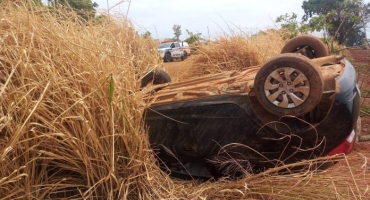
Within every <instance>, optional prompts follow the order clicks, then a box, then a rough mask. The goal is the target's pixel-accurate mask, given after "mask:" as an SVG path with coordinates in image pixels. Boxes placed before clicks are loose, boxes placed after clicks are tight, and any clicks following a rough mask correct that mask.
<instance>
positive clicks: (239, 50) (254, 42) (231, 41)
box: [190, 30, 285, 76]
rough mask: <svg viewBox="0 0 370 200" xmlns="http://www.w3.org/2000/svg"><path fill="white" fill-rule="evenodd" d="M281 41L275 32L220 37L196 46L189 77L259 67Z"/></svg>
mask: <svg viewBox="0 0 370 200" xmlns="http://www.w3.org/2000/svg"><path fill="white" fill-rule="evenodd" d="M284 43H285V41H284V40H283V39H282V38H281V37H280V33H279V31H276V30H267V31H260V32H259V33H258V34H255V35H246V34H244V33H241V34H236V33H235V32H233V35H232V36H220V37H219V38H217V39H216V40H214V41H209V42H208V43H206V44H199V46H198V49H197V51H196V55H194V56H192V57H191V58H190V59H191V61H192V70H191V75H192V76H194V75H195V76H196V75H203V74H210V73H216V72H222V71H228V70H242V69H246V68H248V67H251V66H256V65H261V64H262V63H263V62H264V61H266V60H267V59H269V58H271V57H273V56H276V55H278V54H279V53H280V49H281V47H282V46H283V45H284Z"/></svg>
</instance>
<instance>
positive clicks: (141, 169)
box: [0, 5, 369, 199]
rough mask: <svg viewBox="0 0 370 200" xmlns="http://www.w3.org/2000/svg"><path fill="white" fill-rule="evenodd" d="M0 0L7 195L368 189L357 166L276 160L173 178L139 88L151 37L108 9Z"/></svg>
mask: <svg viewBox="0 0 370 200" xmlns="http://www.w3.org/2000/svg"><path fill="white" fill-rule="evenodd" d="M2 6H3V7H2V8H1V10H0V19H1V20H0V27H1V28H0V105H1V106H0V198H1V199H312V198H316V197H318V198H323V199H333V198H336V199H354V198H358V199H361V198H362V199H365V198H367V197H369V192H368V186H367V184H368V183H369V179H368V177H369V176H367V175H366V174H367V172H366V170H363V169H362V168H357V165H356V168H355V167H354V166H351V165H348V167H347V168H345V169H346V171H345V173H341V174H342V176H341V177H339V176H331V175H330V173H329V174H326V173H324V174H322V175H316V174H315V173H314V172H311V171H303V172H302V173H297V174H293V175H285V176H281V175H278V174H277V173H276V169H272V170H270V171H267V172H266V173H262V174H258V175H247V176H246V177H245V178H243V179H240V180H237V181H232V180H228V179H227V178H225V179H221V180H219V181H215V182H205V183H201V182H198V181H182V180H176V179H170V178H169V177H168V176H167V175H165V174H164V173H163V172H161V171H160V170H159V168H158V167H157V165H156V163H155V162H156V160H155V159H154V156H153V153H152V151H151V149H150V147H149V144H148V140H147V137H146V133H145V129H144V128H143V127H142V123H141V120H142V119H141V115H142V110H143V108H144V107H143V101H142V96H141V94H140V92H136V91H138V86H139V76H140V74H142V73H144V72H145V71H147V70H148V69H150V68H154V67H160V65H161V61H160V59H159V58H158V56H157V55H156V54H153V53H151V52H150V51H148V49H151V48H155V46H154V45H151V44H152V43H151V41H148V40H144V39H142V38H139V37H138V36H137V35H136V33H135V30H134V29H132V28H130V24H129V23H115V22H113V21H112V20H110V19H109V18H108V19H106V20H101V21H99V23H92V22H84V21H81V19H79V18H78V16H70V15H71V13H65V12H64V11H62V10H56V11H54V12H52V13H50V12H49V11H48V10H47V9H45V8H37V7H33V8H32V9H31V8H30V7H24V6H20V5H18V6H15V5H2ZM356 156H357V157H356ZM358 157H359V158H360V159H363V160H366V158H368V157H369V156H368V155H364V156H363V155H354V156H353V158H358ZM338 159H339V160H341V162H344V163H347V162H348V163H349V162H350V159H351V157H349V158H347V157H344V158H343V157H340V158H338ZM364 163H365V161H364ZM365 164H366V163H365ZM358 170H362V171H358ZM355 172H356V173H355Z"/></svg>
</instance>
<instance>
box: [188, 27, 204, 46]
mask: <svg viewBox="0 0 370 200" xmlns="http://www.w3.org/2000/svg"><path fill="white" fill-rule="evenodd" d="M186 32H187V33H188V35H189V37H188V38H186V39H185V42H187V43H188V44H194V43H197V42H200V41H202V40H204V38H203V37H202V33H195V34H194V33H193V32H191V31H189V30H187V29H186Z"/></svg>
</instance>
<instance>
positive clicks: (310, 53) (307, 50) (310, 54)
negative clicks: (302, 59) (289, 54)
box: [296, 46, 316, 59]
mask: <svg viewBox="0 0 370 200" xmlns="http://www.w3.org/2000/svg"><path fill="white" fill-rule="evenodd" d="M296 52H300V53H301V54H302V55H304V56H306V57H307V58H309V59H314V58H315V57H316V55H315V50H314V49H313V48H312V47H310V46H300V47H299V48H297V50H296Z"/></svg>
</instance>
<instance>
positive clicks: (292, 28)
mask: <svg viewBox="0 0 370 200" xmlns="http://www.w3.org/2000/svg"><path fill="white" fill-rule="evenodd" d="M297 17H298V15H297V14H295V13H292V15H289V14H288V13H286V14H285V15H280V16H279V17H277V18H276V21H275V22H276V23H279V24H280V26H281V29H282V36H283V38H284V39H292V38H294V37H296V36H297V35H298V34H299V33H301V34H302V33H305V34H307V32H308V26H307V24H305V23H299V22H298V21H297Z"/></svg>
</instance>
